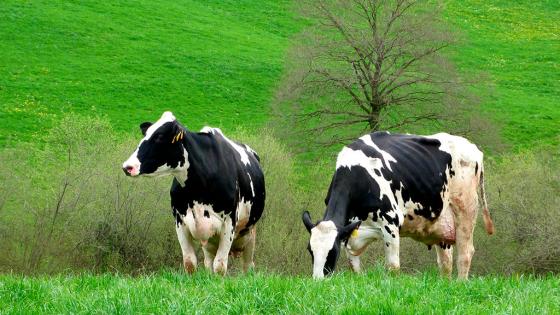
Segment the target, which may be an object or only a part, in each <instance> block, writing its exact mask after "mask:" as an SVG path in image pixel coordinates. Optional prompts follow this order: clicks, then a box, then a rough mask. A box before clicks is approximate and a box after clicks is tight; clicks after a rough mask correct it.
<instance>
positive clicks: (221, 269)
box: [214, 261, 227, 276]
mask: <svg viewBox="0 0 560 315" xmlns="http://www.w3.org/2000/svg"><path fill="white" fill-rule="evenodd" d="M226 272H227V265H226V263H225V262H224V261H215V262H214V273H216V274H219V275H222V276H225V274H226Z"/></svg>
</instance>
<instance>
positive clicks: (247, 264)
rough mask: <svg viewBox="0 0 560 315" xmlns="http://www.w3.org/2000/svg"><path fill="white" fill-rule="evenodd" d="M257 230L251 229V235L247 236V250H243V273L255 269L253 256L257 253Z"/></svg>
mask: <svg viewBox="0 0 560 315" xmlns="http://www.w3.org/2000/svg"><path fill="white" fill-rule="evenodd" d="M256 233H257V230H256V228H255V227H253V228H252V229H251V231H250V232H249V235H247V238H248V239H247V240H246V243H245V249H243V271H245V272H247V271H249V269H253V268H255V262H254V261H253V256H254V253H255V242H256V238H257V235H256Z"/></svg>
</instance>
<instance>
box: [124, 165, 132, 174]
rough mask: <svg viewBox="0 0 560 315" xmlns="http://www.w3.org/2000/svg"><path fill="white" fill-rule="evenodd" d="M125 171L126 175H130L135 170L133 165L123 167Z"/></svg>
mask: <svg viewBox="0 0 560 315" xmlns="http://www.w3.org/2000/svg"><path fill="white" fill-rule="evenodd" d="M123 171H124V173H125V174H126V176H130V174H132V171H134V167H133V166H126V167H123Z"/></svg>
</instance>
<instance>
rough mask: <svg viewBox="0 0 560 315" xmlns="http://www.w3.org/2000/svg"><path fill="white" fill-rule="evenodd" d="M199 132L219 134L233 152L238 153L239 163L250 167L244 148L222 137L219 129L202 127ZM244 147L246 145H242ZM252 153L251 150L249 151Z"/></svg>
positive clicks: (222, 134)
mask: <svg viewBox="0 0 560 315" xmlns="http://www.w3.org/2000/svg"><path fill="white" fill-rule="evenodd" d="M200 132H205V133H212V134H216V133H217V134H219V135H221V136H222V137H223V138H224V140H226V141H227V143H229V145H230V146H231V147H232V148H233V149H234V150H235V151H237V153H239V157H240V158H241V162H242V163H243V164H245V165H251V162H250V160H249V155H248V154H247V151H246V150H245V148H244V147H243V146H241V145H239V144H237V143H235V142H233V141H231V140H230V139H229V138H228V137H226V136H225V135H224V133H223V132H222V130H221V129H220V128H211V127H208V126H206V127H204V128H202V129H201V130H200ZM244 146H246V145H244ZM251 151H252V150H251Z"/></svg>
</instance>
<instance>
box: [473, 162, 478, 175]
mask: <svg viewBox="0 0 560 315" xmlns="http://www.w3.org/2000/svg"><path fill="white" fill-rule="evenodd" d="M476 173H478V162H476V163H475V164H474V174H475V175H476Z"/></svg>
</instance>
